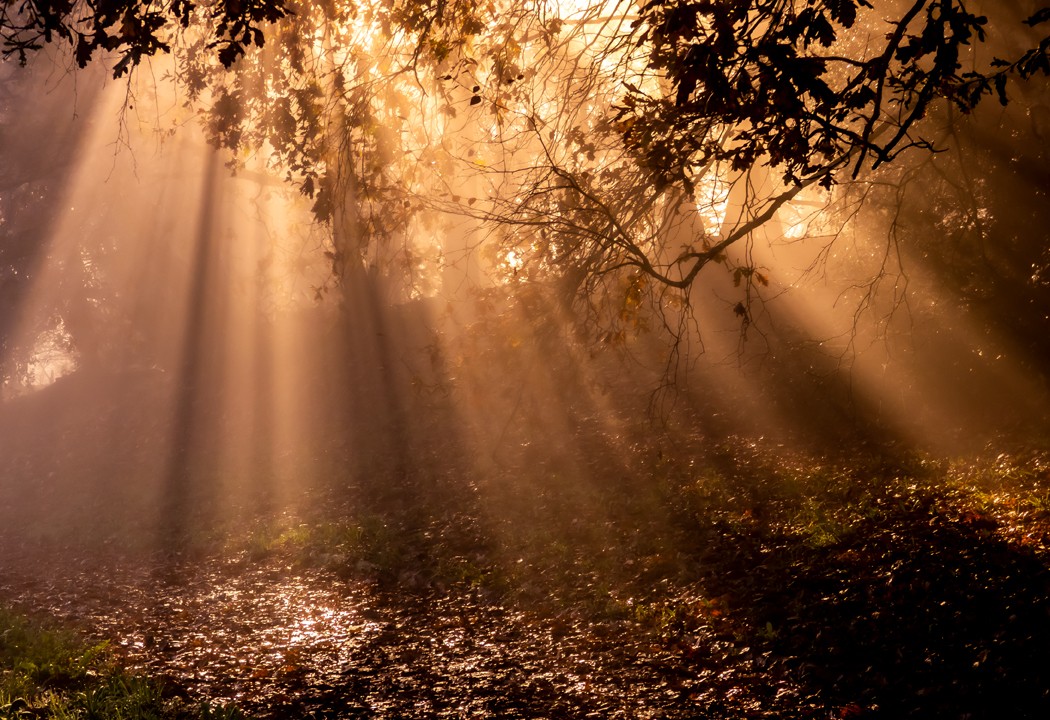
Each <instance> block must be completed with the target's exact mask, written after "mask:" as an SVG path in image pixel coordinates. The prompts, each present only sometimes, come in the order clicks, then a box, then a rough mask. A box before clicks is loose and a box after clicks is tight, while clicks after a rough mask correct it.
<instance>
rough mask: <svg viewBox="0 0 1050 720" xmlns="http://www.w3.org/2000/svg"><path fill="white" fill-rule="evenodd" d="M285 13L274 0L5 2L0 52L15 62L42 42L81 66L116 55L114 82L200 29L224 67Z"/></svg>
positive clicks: (257, 43)
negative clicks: (181, 35)
mask: <svg viewBox="0 0 1050 720" xmlns="http://www.w3.org/2000/svg"><path fill="white" fill-rule="evenodd" d="M286 15H287V10H286V8H285V7H284V3H283V2H281V1H280V0H222V1H221V2H215V3H211V2H207V3H201V2H193V0H170V1H169V2H164V3H152V2H137V1H136V2H131V1H130V0H111V1H109V2H99V3H91V4H89V5H88V6H87V8H85V7H84V5H83V4H82V3H77V2H70V1H68V0H66V1H64V2H46V3H40V2H8V3H4V7H3V16H2V21H0V47H2V51H3V54H4V56H5V57H9V56H11V55H15V56H17V57H18V59H19V61H20V62H21V63H22V64H25V62H26V60H27V54H28V53H29V52H32V51H36V50H39V49H41V47H43V46H44V45H46V44H49V43H53V42H57V43H63V44H68V45H69V47H70V48H71V49H72V52H73V57H74V58H75V60H76V62H77V64H78V65H79V66H80V67H84V66H85V65H87V63H88V62H89V61H90V60H91V59H92V57H94V56H95V55H96V54H98V53H100V52H109V53H116V54H117V55H119V60H117V62H116V63H115V65H114V67H113V74H114V76H115V77H120V76H121V75H124V74H126V73H128V72H129V71H130V70H131V69H132V68H133V67H135V66H137V65H138V64H139V63H140V62H142V60H143V59H144V58H147V57H150V56H152V55H156V54H157V53H160V52H169V51H170V50H171V47H172V43H173V39H174V37H175V36H176V34H177V32H178V31H179V30H185V29H187V28H189V27H191V26H192V27H193V28H194V29H201V28H206V30H205V35H206V37H207V45H208V48H209V50H212V51H214V52H215V54H216V56H217V57H218V59H219V61H220V62H221V63H222V64H223V65H224V66H226V67H229V66H230V65H232V64H233V62H234V61H235V60H236V59H237V58H238V57H240V56H241V55H243V54H244V52H245V49H246V48H247V47H251V46H261V45H262V44H263V31H262V28H261V27H260V25H263V24H268V23H273V22H275V21H277V20H279V19H280V18H282V17H285V16H286Z"/></svg>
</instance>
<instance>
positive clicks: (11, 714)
mask: <svg viewBox="0 0 1050 720" xmlns="http://www.w3.org/2000/svg"><path fill="white" fill-rule="evenodd" d="M28 718H44V719H48V720H243V718H244V715H243V714H242V713H241V712H240V710H238V709H237V708H235V707H232V706H212V705H210V704H208V703H202V704H200V705H197V706H193V705H190V704H188V703H187V702H186V701H185V700H184V699H182V698H179V697H174V696H172V695H170V694H167V693H165V691H164V688H163V686H162V685H161V684H160V683H158V682H155V681H153V680H151V679H149V678H145V677H142V676H140V675H132V674H129V673H127V672H125V671H124V670H122V669H121V668H120V667H118V666H117V665H116V664H115V663H114V662H113V661H112V658H111V657H110V654H109V652H108V647H107V643H104V642H103V643H94V644H92V643H89V642H86V641H85V640H84V639H83V638H81V637H79V636H77V635H76V634H74V633H72V632H69V631H68V630H63V629H59V628H54V627H48V626H46V625H44V624H42V623H39V622H35V621H33V620H31V619H29V618H27V617H25V616H23V615H20V614H18V613H16V612H14V611H12V610H9V609H4V608H0V720H27V719H28Z"/></svg>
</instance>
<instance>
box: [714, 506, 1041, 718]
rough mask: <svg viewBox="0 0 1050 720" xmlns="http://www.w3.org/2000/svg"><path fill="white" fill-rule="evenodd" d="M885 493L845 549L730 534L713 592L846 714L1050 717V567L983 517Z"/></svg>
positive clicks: (785, 664)
mask: <svg viewBox="0 0 1050 720" xmlns="http://www.w3.org/2000/svg"><path fill="white" fill-rule="evenodd" d="M942 500H943V498H939V497H938V495H937V493H934V492H926V491H915V490H912V491H908V490H905V491H904V492H894V491H886V492H885V494H884V495H882V496H881V497H878V498H877V500H876V501H875V503H874V506H873V508H872V510H871V512H870V517H868V518H867V519H864V520H862V521H860V522H858V523H857V524H855V525H854V526H853V527H851V528H849V529H848V530H846V531H845V532H841V533H839V534H838V537H837V540H835V541H834V542H830V543H826V542H814V538H813V536H806V535H803V534H792V533H790V532H786V531H784V530H783V529H782V528H781V529H779V530H777V529H771V528H770V527H769V526H766V525H759V524H757V523H756V524H754V525H753V526H752V527H750V528H749V527H739V526H738V527H736V528H723V532H722V533H721V536H720V539H719V540H717V541H716V542H715V543H714V544H713V545H712V546H709V547H708V548H706V549H705V551H704V552H703V557H704V562H705V563H707V564H708V573H709V574H708V576H707V585H708V589H709V591H710V592H711V593H712V594H715V595H719V596H723V597H725V598H726V600H727V602H728V604H729V606H730V607H731V608H733V609H734V610H735V611H737V612H738V613H739V614H740V615H741V616H743V617H744V618H746V620H747V621H748V622H749V624H750V626H751V627H752V628H755V629H756V632H755V639H756V640H757V641H758V642H759V643H760V644H761V645H763V646H764V649H765V650H769V651H771V652H772V658H773V665H775V666H777V665H778V666H779V668H780V670H782V671H784V672H786V673H787V674H788V675H789V676H790V677H792V678H793V679H794V680H795V681H796V682H799V683H800V684H801V685H802V687H803V688H804V689H805V690H806V691H808V692H810V693H812V697H814V698H819V699H820V701H821V703H826V704H827V705H829V706H831V707H833V708H837V712H839V714H840V716H843V717H846V716H857V717H873V718H874V717H880V718H899V717H923V718H999V717H1004V716H1009V717H1014V718H1037V717H1038V718H1044V717H1050V666H1048V665H1047V663H1046V649H1047V648H1048V647H1050V569H1048V567H1047V561H1046V557H1045V553H1044V554H1043V555H1040V554H1038V553H1037V552H1034V551H1032V550H1030V549H1028V548H1025V547H1019V546H1018V545H1017V544H1015V543H1011V542H1007V541H1006V540H1004V539H1003V538H1002V537H1001V536H1000V535H999V534H997V532H996V529H997V527H996V522H995V521H994V520H993V519H991V518H989V517H987V516H984V515H982V514H980V513H979V512H974V511H966V510H960V511H953V510H952V509H951V508H950V507H948V508H946V507H945V505H944V503H943V502H942Z"/></svg>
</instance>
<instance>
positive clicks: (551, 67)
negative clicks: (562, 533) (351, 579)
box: [0, 0, 1050, 332]
mask: <svg viewBox="0 0 1050 720" xmlns="http://www.w3.org/2000/svg"><path fill="white" fill-rule="evenodd" d="M1048 20H1050V10H1048V9H1046V8H1042V9H1040V8H1038V7H1037V6H1036V5H1034V4H1032V3H1029V2H1025V1H1020V2H1011V3H1005V4H1002V3H996V4H993V5H991V6H987V7H985V6H983V5H982V4H981V3H979V2H975V1H974V0H911V1H904V0H901V1H894V2H868V0H806V1H805V2H802V1H801V0H795V1H787V2H785V1H784V0H748V1H746V2H744V1H736V0H732V1H729V0H727V1H724V2H712V1H710V0H648V1H646V2H613V1H608V2H601V3H583V2H561V3H556V2H550V3H547V2H543V3H522V2H515V1H513V0H490V1H488V2H480V3H478V2H463V1H461V0H430V1H428V2H401V1H399V0H355V1H353V2H337V1H329V2H322V3H303V2H296V1H295V0H288V1H287V2H284V1H276V0H221V1H219V2H208V3H197V2H190V1H188V0H174V1H172V2H165V3H153V2H150V3H144V2H126V1H115V2H109V1H107V2H91V3H74V2H48V3H42V2H29V1H28V0H27V1H24V2H9V3H4V6H3V16H2V20H0V35H2V46H3V52H4V54H5V55H7V56H11V57H16V58H18V59H19V60H20V61H22V62H25V61H26V60H27V57H28V54H29V53H30V52H31V51H35V50H39V49H40V48H42V47H43V46H45V45H48V44H59V45H61V46H63V47H65V48H66V49H67V50H68V52H69V53H70V57H71V58H72V59H73V60H75V62H76V63H77V64H79V65H81V66H83V65H85V64H86V63H88V62H89V61H91V60H92V59H93V58H96V57H97V56H100V55H102V56H105V57H106V58H107V60H106V62H109V63H110V66H111V68H112V72H113V74H114V75H115V76H117V77H120V76H123V75H126V74H127V73H129V72H131V71H132V70H133V68H134V67H136V66H137V65H139V64H141V63H143V62H146V61H147V60H148V59H149V58H151V57H152V56H154V55H157V54H159V53H169V52H170V53H172V54H173V56H174V58H175V62H176V64H177V65H176V67H177V72H176V73H175V81H176V82H177V83H178V84H179V85H180V87H181V88H182V89H183V90H184V92H185V93H186V95H187V96H188V98H189V99H190V101H191V102H192V103H193V104H194V106H195V107H197V108H198V109H199V110H200V112H201V114H202V117H203V118H204V119H205V123H206V126H207V128H208V132H209V134H210V136H211V138H212V140H213V141H214V142H215V143H216V144H218V145H220V146H223V147H226V148H229V149H231V150H237V151H240V153H239V155H237V157H244V156H245V155H253V156H255V157H262V158H264V161H265V163H266V165H267V166H268V167H269V169H270V170H271V171H273V172H275V173H276V174H277V175H279V176H283V177H284V178H285V179H286V180H288V181H290V182H292V183H293V184H295V185H296V186H297V187H299V188H300V190H301V191H302V193H303V194H304V195H306V196H308V197H309V198H311V199H312V202H313V209H314V212H315V215H316V216H317V218H318V219H319V220H320V221H322V222H323V223H325V224H327V226H328V227H329V228H331V232H332V239H331V245H330V248H329V250H328V257H329V259H330V260H331V265H332V280H333V282H332V283H331V284H330V285H329V286H325V287H323V288H320V289H319V292H320V293H323V292H325V291H327V289H329V287H336V286H338V282H337V281H338V280H340V279H342V278H345V277H346V275H347V274H349V273H358V272H360V271H361V269H362V268H365V267H369V266H376V267H378V266H384V267H387V268H389V267H394V268H396V269H397V271H398V272H401V273H402V274H407V276H409V279H408V280H407V281H406V282H408V283H409V284H412V283H419V282H424V280H422V279H421V277H422V275H423V273H421V272H420V271H419V269H420V268H421V267H422V264H423V263H424V262H425V256H426V253H427V248H426V247H425V245H426V243H427V242H428V240H427V238H428V237H432V236H433V235H435V234H436V233H439V232H440V231H441V228H440V227H439V228H438V229H435V226H440V225H441V224H442V223H445V226H446V228H445V229H446V230H447V224H448V223H449V221H448V219H447V218H448V217H450V216H454V217H460V218H470V219H472V220H473V221H475V222H480V223H483V224H485V226H486V227H488V228H490V230H489V231H487V232H490V233H491V234H492V235H493V236H494V237H496V238H497V239H498V243H497V245H496V247H495V249H493V250H491V251H490V256H489V261H488V262H489V265H491V266H493V267H495V268H497V269H499V270H500V271H502V272H503V273H504V274H505V275H506V276H507V277H508V278H509V280H510V281H511V282H523V281H534V280H535V281H538V280H544V281H554V282H555V284H556V285H557V286H558V287H559V288H561V289H562V291H563V292H564V293H565V295H566V297H569V298H575V301H576V302H578V303H579V304H580V307H582V308H583V309H584V310H585V312H586V313H588V314H590V315H592V316H601V317H603V318H604V320H605V321H606V324H607V325H614V326H615V325H618V324H620V325H622V324H623V323H624V322H630V321H632V320H636V319H637V313H638V308H639V306H640V305H641V304H642V302H643V296H644V297H645V298H648V299H649V300H650V301H652V302H653V303H654V305H656V306H658V307H660V308H663V309H664V310H666V309H667V308H668V307H672V306H675V307H679V306H682V305H683V304H684V305H688V303H689V296H690V292H691V288H692V287H693V286H694V284H695V282H696V279H697V277H698V276H699V274H700V272H701V271H702V270H703V269H704V268H705V267H707V266H709V265H711V264H721V265H723V266H725V267H728V268H729V271H730V276H731V277H732V278H733V281H734V283H735V285H736V286H738V287H740V288H742V291H741V292H742V293H743V295H742V296H741V298H740V302H738V303H737V304H736V306H735V311H736V314H737V315H739V316H740V317H741V318H743V319H744V320H745V322H748V321H749V319H750V303H751V301H752V300H753V297H754V295H755V294H756V293H760V292H761V291H762V289H763V288H765V287H767V286H768V284H769V277H768V272H767V271H766V269H764V268H762V267H760V265H759V264H758V263H756V262H755V261H753V259H751V257H750V253H749V252H747V251H746V250H745V252H743V253H736V254H731V253H728V251H729V250H730V249H731V248H733V247H734V246H737V245H741V246H746V245H747V244H748V243H751V242H753V240H754V238H755V237H756V233H761V232H765V231H766V230H767V229H768V228H774V226H777V227H779V228H780V230H783V229H784V223H783V217H784V214H785V213H786V212H787V211H788V210H789V209H790V208H792V207H796V208H797V207H799V206H807V205H808V206H816V205H820V206H822V207H823V206H828V205H830V204H832V203H834V202H840V203H844V205H843V206H842V207H844V208H845V210H842V209H841V208H840V214H841V213H842V212H844V213H845V216H848V215H849V214H850V213H851V212H853V209H851V208H855V207H857V206H856V205H855V204H854V200H855V198H856V196H855V195H850V194H849V191H847V190H842V191H835V192H832V190H833V189H834V188H835V187H836V186H839V185H843V186H849V185H853V184H856V183H857V182H858V181H863V182H864V183H869V185H867V186H866V187H869V188H870V183H890V184H892V183H893V182H896V180H893V179H892V178H890V176H888V175H878V173H879V172H880V171H884V168H887V167H890V168H892V167H895V166H898V165H900V162H898V159H899V158H901V156H902V155H903V154H904V153H905V152H906V151H913V155H912V156H913V157H920V156H922V155H923V154H924V153H929V152H931V151H938V150H941V149H943V148H944V147H945V127H947V125H946V122H947V121H946V120H945V118H946V117H947V116H946V115H945V113H946V112H953V113H955V115H952V118H954V119H952V120H951V121H950V122H951V123H957V122H958V120H957V116H958V114H959V113H960V112H961V113H962V114H963V115H966V114H970V113H973V112H974V111H975V110H976V109H977V108H978V106H979V105H980V104H981V103H982V102H983V101H984V100H985V99H987V98H992V99H993V100H997V101H998V102H999V103H1001V104H1003V105H1005V104H1006V103H1007V102H1008V101H1009V99H1010V96H1011V94H1012V93H1014V91H1013V90H1012V89H1011V84H1012V83H1014V82H1015V81H1027V80H1031V79H1032V78H1034V77H1036V76H1040V77H1042V76H1045V75H1047V74H1050V37H1046V36H1045V33H1042V32H1041V28H1043V27H1045V23H1046V22H1047V21H1048ZM237 162H239V161H237ZM865 192H866V191H865ZM866 197H867V195H866ZM869 199H870V198H869ZM442 218H444V219H442ZM772 232H774V233H776V232H777V230H776V228H774V229H773V230H772ZM463 244H464V248H462V249H464V250H465V249H466V246H469V245H471V243H470V242H469V241H464V243H463ZM445 256H446V260H447V257H448V256H449V252H448V249H447V248H446V250H445ZM430 282H433V279H431V280H430ZM406 292H412V291H411V290H408V291H406ZM669 293H670V294H669ZM676 298H677V299H676ZM604 300H611V301H612V302H611V303H610V302H604ZM614 332H615V330H614Z"/></svg>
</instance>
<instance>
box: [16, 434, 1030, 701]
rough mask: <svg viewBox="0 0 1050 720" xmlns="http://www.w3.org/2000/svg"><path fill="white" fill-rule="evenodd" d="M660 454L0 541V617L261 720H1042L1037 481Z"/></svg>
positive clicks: (388, 481) (703, 453) (999, 466)
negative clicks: (99, 646) (172, 531)
mask: <svg viewBox="0 0 1050 720" xmlns="http://www.w3.org/2000/svg"><path fill="white" fill-rule="evenodd" d="M585 434H586V433H585ZM597 435H598V433H594V436H597ZM660 437H661V439H660V440H651V441H649V442H647V443H644V444H635V445H632V446H630V448H629V451H626V452H621V453H619V454H612V453H609V452H602V448H600V447H595V448H592V449H591V450H592V451H593V452H591V453H590V454H589V455H590V456H593V457H596V458H603V459H602V460H598V461H595V462H594V463H592V464H590V465H588V466H586V467H580V466H579V465H572V464H567V463H565V462H561V461H557V460H551V459H550V457H549V456H548V455H546V454H544V452H542V451H541V450H539V449H536V450H534V451H531V450H528V449H527V448H526V449H524V450H522V453H523V454H521V455H519V456H518V457H517V460H516V461H515V462H514V463H511V464H508V465H506V466H504V467H502V468H499V467H497V468H494V469H491V468H490V469H489V471H488V472H486V473H485V474H484V476H481V475H476V476H475V479H472V480H471V481H470V482H464V481H463V475H461V474H457V473H456V472H453V471H449V470H444V469H443V470H441V471H437V470H433V471H430V472H410V473H405V472H395V471H392V472H390V473H389V474H387V475H386V476H384V481H383V482H382V483H365V484H363V485H362V484H361V483H360V482H357V481H349V480H347V481H346V482H344V483H332V485H331V486H329V487H325V488H315V489H314V490H313V492H315V493H317V495H318V497H317V498H316V500H317V501H316V502H312V503H310V505H309V508H308V509H304V508H300V509H299V510H297V511H294V512H293V511H288V510H281V511H279V512H264V511H261V510H256V511H253V512H252V513H250V514H247V515H241V516H238V518H237V522H233V523H226V524H220V525H216V524H214V523H210V524H207V525H206V526H205V525H203V524H202V525H201V526H199V527H197V526H194V525H193V522H192V521H190V520H186V522H185V523H184V524H183V526H182V532H181V533H180V534H179V536H178V537H177V538H174V539H169V540H170V542H166V543H162V544H151V543H141V542H134V541H131V540H130V539H128V538H125V537H123V536H122V535H121V532H122V531H121V529H120V528H122V527H128V526H132V525H134V523H133V522H132V519H129V518H121V517H120V512H119V506H120V504H119V503H112V502H111V503H110V505H109V506H107V509H105V510H103V509H100V508H96V507H91V506H83V505H81V514H82V515H87V516H91V517H93V518H95V520H96V524H95V526H94V527H93V529H92V530H91V531H90V532H87V531H86V530H85V527H86V526H82V525H77V524H76V523H73V525H72V526H71V529H70V531H69V532H62V531H61V528H51V529H49V530H48V531H47V532H44V531H42V530H41V529H40V528H39V527H38V523H39V520H38V519H33V521H32V522H33V527H31V528H30V527H27V526H26V525H24V524H23V525H20V524H19V521H18V519H17V518H6V519H5V524H4V529H3V531H2V536H0V540H2V542H3V544H4V553H3V555H2V558H0V603H2V604H3V605H6V606H8V607H11V608H15V609H17V610H18V612H20V613H23V614H26V615H29V616H32V617H36V618H46V619H47V620H48V621H49V622H57V623H58V624H59V625H60V626H62V627H65V628H72V629H76V630H77V631H78V632H79V633H82V634H83V636H85V637H86V638H89V639H90V640H91V642H92V643H97V642H102V641H107V642H108V650H107V651H106V652H108V653H111V654H112V656H113V658H114V660H115V662H117V663H119V664H120V666H121V667H123V668H125V669H126V670H127V671H128V672H131V673H133V674H142V675H146V676H149V677H151V678H154V679H155V680H157V681H158V682H160V683H161V685H162V687H163V688H164V692H165V693H166V694H167V696H168V697H172V698H178V699H181V701H182V702H184V703H188V704H192V703H199V702H200V701H201V700H206V701H208V702H210V703H213V704H214V706H215V707H226V706H227V705H228V704H232V705H236V706H237V707H239V708H241V709H242V710H243V711H244V712H245V713H247V714H249V715H253V716H257V717H261V718H278V717H280V718H289V717H292V718H294V717H301V718H322V717H324V718H328V717H331V718H335V717H342V718H345V717H361V718H411V717H418V718H432V717H448V718H461V717H506V718H515V717H517V718H541V717H543V718H577V717H579V718H583V717H594V718H692V717H704V718H745V717H746V718H828V717H833V718H901V717H916V718H920V717H921V718H1001V717H1005V716H1009V717H1012V718H1045V717H1050V666H1047V664H1046V662H1045V657H1044V656H1045V652H1046V648H1047V647H1050V564H1048V563H1050V554H1048V550H1047V548H1048V546H1050V456H1048V455H1047V454H1045V453H1041V452H1036V451H1031V450H1024V451H1016V452H1012V453H1009V454H997V453H994V452H993V453H991V454H990V455H989V456H988V457H984V458H980V459H970V460H967V461H965V462H964V461H956V462H949V461H945V460H936V461H935V460H931V459H928V458H923V457H922V456H916V455H910V454H904V453H901V454H894V453H893V452H889V451H887V450H886V449H885V448H883V449H881V450H879V451H878V452H875V451H874V450H870V451H869V450H867V449H865V448H863V447H860V446H858V447H857V448H853V451H854V452H853V454H852V456H851V457H850V458H845V459H844V458H841V457H840V458H835V457H830V456H827V455H820V456H818V455H814V454H811V453H809V454H802V453H798V452H789V451H788V450H786V449H785V448H783V447H780V446H777V445H775V444H771V443H762V442H748V441H744V440H740V439H731V440H729V441H724V442H720V443H712V442H708V441H703V440H701V439H700V438H689V437H683V436H675V435H674V434H673V433H665V434H662V435H661V436H660ZM595 442H597V441H595ZM621 444H622V443H621ZM606 449H608V448H606ZM530 452H534V453H535V455H534V456H529V453H530ZM402 470H403V468H402ZM482 478H483V479H482ZM38 492H39V493H41V494H40V497H42V498H47V497H48V495H47V492H46V491H44V490H39V489H38ZM49 501H50V502H56V503H57V502H58V500H57V499H56V498H54V497H52V498H51V499H50V500H49ZM63 517H64V518H66V519H67V520H68V518H69V517H70V516H69V515H68V514H67V515H63ZM73 526H75V527H73ZM0 642H2V641H0ZM5 672H8V673H10V672H11V670H10V668H8V669H7V670H5ZM14 699H15V698H8V699H7V700H6V702H7V703H8V705H7V706H6V707H7V711H8V715H9V716H11V717H24V716H26V715H25V713H27V712H29V713H35V715H33V716H41V717H48V716H57V715H53V714H52V715H48V714H47V710H46V708H35V709H34V708H32V707H30V706H29V705H27V704H25V703H23V704H22V705H12V704H11V703H12V701H13V700H14ZM12 707H13V708H14V709H12ZM18 712H22V713H23V714H22V715H18V714H17V713H18ZM12 713H15V714H13V715H12ZM72 716H74V717H76V716H77V715H72ZM82 716H83V717H88V715H82Z"/></svg>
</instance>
